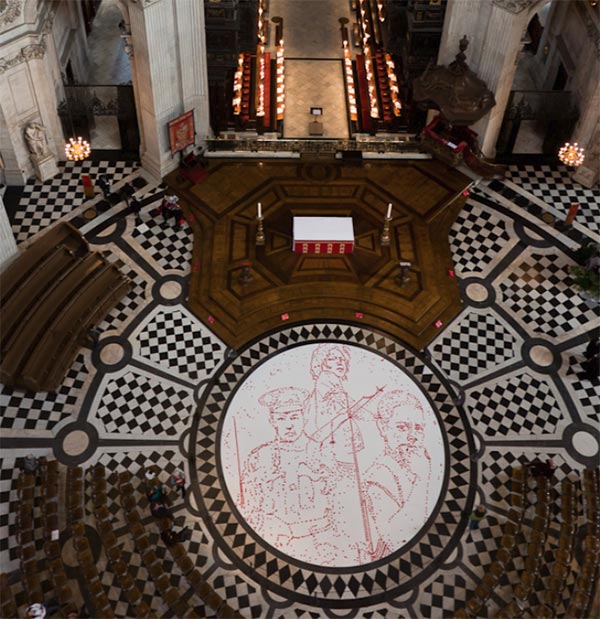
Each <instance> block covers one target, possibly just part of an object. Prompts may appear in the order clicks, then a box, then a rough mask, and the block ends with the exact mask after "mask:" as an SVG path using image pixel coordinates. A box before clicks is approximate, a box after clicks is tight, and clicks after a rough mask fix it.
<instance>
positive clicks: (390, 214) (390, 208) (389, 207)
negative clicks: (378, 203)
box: [386, 202, 392, 219]
mask: <svg viewBox="0 0 600 619" xmlns="http://www.w3.org/2000/svg"><path fill="white" fill-rule="evenodd" d="M391 216H392V203H391V202H390V203H389V204H388V212H387V215H386V219H390V217H391Z"/></svg>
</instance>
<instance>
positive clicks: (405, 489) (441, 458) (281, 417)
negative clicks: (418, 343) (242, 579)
mask: <svg viewBox="0 0 600 619" xmlns="http://www.w3.org/2000/svg"><path fill="white" fill-rule="evenodd" d="M220 453H221V466H222V470H223V475H224V478H225V483H226V486H227V489H228V491H229V494H230V496H231V498H232V500H233V501H234V503H235V504H236V507H237V509H238V510H239V512H240V514H241V515H242V516H243V518H244V519H245V520H246V522H247V523H248V525H249V526H250V527H251V528H252V529H253V530H254V531H255V532H256V534H258V535H259V536H260V537H261V538H262V539H263V540H264V541H265V542H267V543H268V544H269V545H271V546H272V547H273V548H275V549H277V550H279V551H280V552H282V553H284V554H285V555H287V556H289V557H292V558H295V559H297V560H300V561H303V562H307V563H310V564H313V565H319V566H330V567H344V568H347V567H352V566H358V565H364V564H367V563H371V562H373V561H377V560H379V559H382V558H384V557H386V556H388V555H390V554H391V553H393V552H395V551H396V550H398V549H399V548H401V547H402V546H404V545H405V544H406V543H407V542H409V541H410V540H411V539H412V538H413V537H414V536H415V535H416V534H417V533H418V532H419V531H420V530H421V529H422V527H423V525H424V524H425V523H426V521H427V519H428V517H429V516H430V514H431V512H432V510H433V508H434V507H435V505H436V502H437V499H438V497H439V494H440V491H441V488H442V484H443V479H444V468H445V448H444V441H443V437H442V431H441V428H440V426H439V423H438V420H437V416H436V414H435V412H434V411H433V409H432V407H431V405H430V403H429V401H428V399H427V397H426V396H425V394H424V393H423V391H422V390H421V389H420V387H419V386H418V385H417V383H416V382H415V381H414V380H413V379H412V378H410V377H409V376H408V374H406V373H405V372H404V371H402V370H401V369H400V368H399V367H397V366H396V365H394V364H393V363H391V362H390V361H388V360H387V359H385V358H384V357H382V356H380V355H378V354H376V353H374V352H372V351H369V350H366V349H363V348H360V347H358V346H352V345H347V344H336V343H322V344H305V345H301V346H298V347H295V348H293V349H287V350H285V351H284V352H282V353H280V354H277V355H274V356H273V357H270V358H269V359H268V360H267V361H266V362H265V363H263V364H262V365H260V366H258V367H257V368H255V369H254V371H253V372H252V373H251V374H250V375H249V376H248V378H247V379H246V380H245V381H244V382H243V383H242V384H241V385H240V387H239V389H238V390H237V391H236V393H235V395H234V397H233V398H232V401H231V402H230V404H229V406H228V409H227V414H226V417H225V419H224V423H223V428H222V434H221V452H220Z"/></svg>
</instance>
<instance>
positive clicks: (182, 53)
mask: <svg viewBox="0 0 600 619" xmlns="http://www.w3.org/2000/svg"><path fill="white" fill-rule="evenodd" d="M129 20H130V27H131V44H130V46H131V47H132V53H133V55H134V57H135V61H134V63H132V72H133V74H134V79H133V83H134V89H135V98H136V106H137V109H138V123H139V126H140V134H141V135H142V146H141V148H140V151H141V152H140V157H141V162H142V166H143V167H144V168H145V169H147V170H148V172H150V173H151V174H153V175H154V176H156V177H158V178H160V177H162V176H164V175H165V174H167V173H168V172H170V171H171V170H173V169H175V168H176V167H177V165H178V159H174V158H172V157H171V153H170V148H169V135H168V129H167V123H168V122H169V121H170V120H172V119H173V118H175V117H177V116H178V115H179V114H182V113H183V112H185V111H187V110H189V109H193V110H194V119H195V124H196V144H200V143H201V142H202V140H203V139H205V138H206V136H207V135H208V132H209V131H210V125H209V102H208V77H207V69H206V40H205V31H204V2H203V1H200V0H137V1H133V2H132V3H131V4H130V5H129Z"/></svg>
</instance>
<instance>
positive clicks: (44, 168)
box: [31, 155, 58, 183]
mask: <svg viewBox="0 0 600 619" xmlns="http://www.w3.org/2000/svg"><path fill="white" fill-rule="evenodd" d="M31 163H33V169H34V170H35V175H36V176H37V178H38V180H39V181H40V182H42V183H43V182H44V181H47V180H48V179H49V178H53V177H54V176H56V175H57V174H58V166H57V165H56V157H55V156H54V155H48V156H46V157H44V158H39V159H38V158H37V157H31Z"/></svg>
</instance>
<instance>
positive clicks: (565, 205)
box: [507, 165, 600, 234]
mask: <svg viewBox="0 0 600 619" xmlns="http://www.w3.org/2000/svg"><path fill="white" fill-rule="evenodd" d="M570 174H571V173H570V172H569V170H567V168H566V167H565V166H564V165H557V166H552V167H551V166H547V165H521V166H509V168H508V174H507V178H508V179H509V180H511V181H512V182H513V183H515V184H516V185H519V186H520V187H521V188H522V189H524V190H525V191H526V192H527V193H530V194H532V195H534V196H535V197H536V198H540V199H541V200H543V201H544V202H546V203H547V204H551V205H553V206H554V207H555V208H557V209H559V210H561V211H563V212H565V213H566V212H567V211H568V210H569V207H570V206H571V205H572V204H579V211H577V221H578V222H579V223H580V224H581V225H582V226H584V227H585V228H587V229H588V230H591V231H592V232H595V233H596V234H600V217H599V215H600V212H599V209H600V189H599V188H598V186H597V185H596V186H595V187H593V188H591V189H588V188H587V187H584V186H583V185H579V183H574V182H573V180H572V179H571V175H570Z"/></svg>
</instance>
